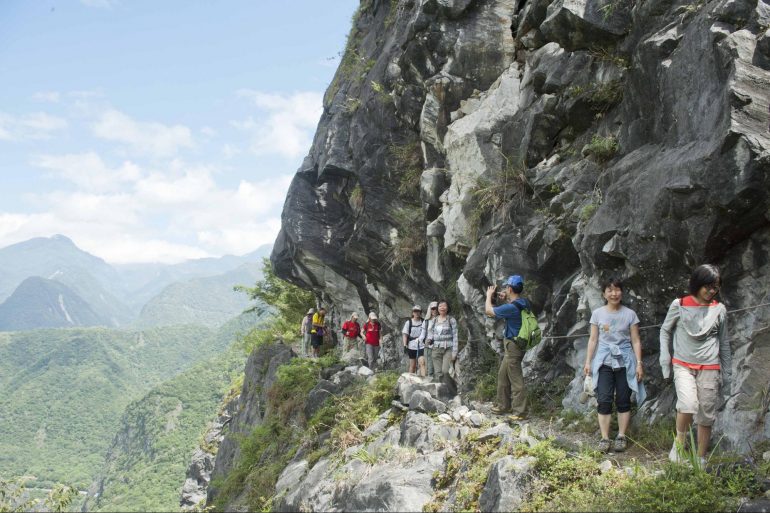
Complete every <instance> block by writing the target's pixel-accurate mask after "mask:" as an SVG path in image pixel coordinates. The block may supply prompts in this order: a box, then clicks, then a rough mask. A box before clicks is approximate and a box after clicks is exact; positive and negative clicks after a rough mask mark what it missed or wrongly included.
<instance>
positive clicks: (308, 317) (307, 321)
mask: <svg viewBox="0 0 770 513" xmlns="http://www.w3.org/2000/svg"><path fill="white" fill-rule="evenodd" d="M314 313H315V308H311V309H310V310H308V311H307V313H306V314H305V316H304V317H303V318H302V323H301V324H300V328H299V332H300V334H301V335H302V344H301V346H300V352H301V354H302V356H307V352H308V350H309V348H310V336H311V333H310V332H311V330H312V329H313V314H314Z"/></svg>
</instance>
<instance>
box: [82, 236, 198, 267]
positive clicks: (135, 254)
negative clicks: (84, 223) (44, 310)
mask: <svg viewBox="0 0 770 513" xmlns="http://www.w3.org/2000/svg"><path fill="white" fill-rule="evenodd" d="M76 243H77V244H78V245H80V247H82V248H83V249H84V250H86V251H88V252H89V253H93V254H95V255H99V256H100V257H102V258H104V259H105V260H106V261H108V262H110V263H113V264H132V263H142V262H162V263H167V264H175V263H178V262H182V261H184V260H190V259H192V258H205V257H208V256H211V254H210V253H207V252H206V251H203V250H202V249H200V248H198V247H196V246H191V245H187V244H174V243H172V242H168V241H166V240H161V239H147V238H141V237H132V236H121V237H117V238H114V239H112V240H104V239H98V240H97V239H90V238H83V239H82V240H78V241H76Z"/></svg>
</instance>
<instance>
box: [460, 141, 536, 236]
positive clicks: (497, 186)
mask: <svg viewBox="0 0 770 513" xmlns="http://www.w3.org/2000/svg"><path fill="white" fill-rule="evenodd" d="M501 155H502V157H503V167H502V169H501V170H500V171H499V172H497V173H495V174H494V175H493V176H492V178H485V177H477V179H476V183H475V184H474V185H473V187H472V188H471V192H470V197H472V198H473V201H474V203H473V208H472V210H471V212H470V215H469V216H468V224H469V231H470V238H471V240H472V241H473V242H476V241H478V239H479V236H480V235H481V234H480V229H481V225H482V222H483V220H484V219H485V218H487V217H488V216H492V217H493V218H499V219H501V220H503V221H506V220H509V219H510V217H509V216H510V212H509V211H508V203H509V202H511V201H513V202H515V206H518V207H521V206H522V205H523V204H524V201H525V200H526V198H527V197H528V196H529V194H530V193H531V192H532V191H533V190H534V189H533V187H532V184H531V183H530V182H529V179H528V178H527V173H526V171H527V170H526V165H525V164H524V161H523V160H521V159H519V158H516V157H511V156H508V155H505V154H503V153H501Z"/></svg>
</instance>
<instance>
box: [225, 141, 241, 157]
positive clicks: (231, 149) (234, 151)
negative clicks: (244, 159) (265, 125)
mask: <svg viewBox="0 0 770 513" xmlns="http://www.w3.org/2000/svg"><path fill="white" fill-rule="evenodd" d="M240 153H241V150H239V149H238V148H237V147H236V146H234V145H232V144H230V143H227V144H225V145H224V146H222V155H223V156H224V157H225V158H226V159H231V158H233V157H235V156H237V155H240Z"/></svg>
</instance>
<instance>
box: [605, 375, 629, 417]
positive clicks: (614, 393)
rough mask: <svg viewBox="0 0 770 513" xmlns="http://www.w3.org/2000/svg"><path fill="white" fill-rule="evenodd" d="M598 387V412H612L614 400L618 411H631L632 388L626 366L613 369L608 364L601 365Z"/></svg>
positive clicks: (607, 413) (606, 413)
mask: <svg viewBox="0 0 770 513" xmlns="http://www.w3.org/2000/svg"><path fill="white" fill-rule="evenodd" d="M596 388H597V391H596V402H597V403H599V404H598V407H597V412H598V413H600V414H602V415H609V414H610V413H612V403H613V402H614V403H615V407H616V408H617V411H618V413H626V412H629V411H631V389H630V388H629V386H628V381H627V379H626V368H625V367H621V368H619V369H613V368H612V367H610V366H608V365H602V366H601V367H599V382H598V384H597V387H596Z"/></svg>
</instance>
